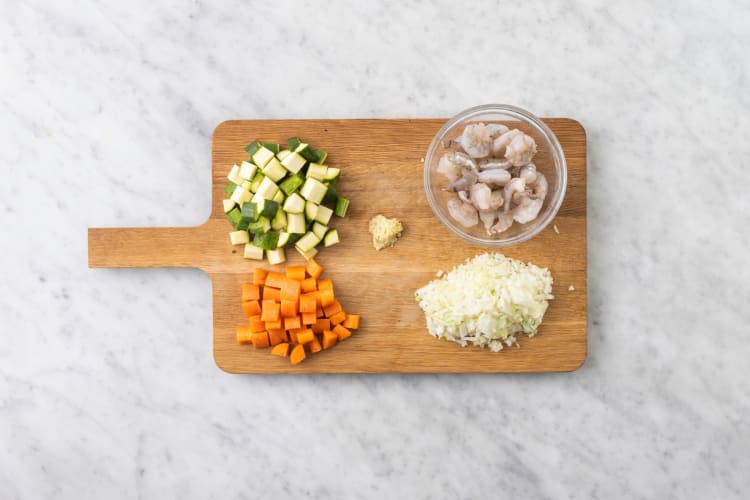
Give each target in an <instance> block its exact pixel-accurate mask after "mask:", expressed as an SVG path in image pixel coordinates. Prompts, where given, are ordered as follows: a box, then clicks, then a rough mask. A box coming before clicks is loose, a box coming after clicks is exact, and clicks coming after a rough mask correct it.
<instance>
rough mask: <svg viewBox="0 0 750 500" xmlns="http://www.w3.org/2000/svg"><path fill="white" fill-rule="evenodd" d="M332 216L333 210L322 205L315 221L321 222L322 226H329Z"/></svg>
mask: <svg viewBox="0 0 750 500" xmlns="http://www.w3.org/2000/svg"><path fill="white" fill-rule="evenodd" d="M332 215H333V210H331V209H330V208H328V207H326V206H324V205H320V206H319V207H318V211H317V212H316V213H315V217H313V219H315V220H316V221H318V222H320V223H321V224H328V222H330V220H331V216H332ZM321 238H322V236H321Z"/></svg>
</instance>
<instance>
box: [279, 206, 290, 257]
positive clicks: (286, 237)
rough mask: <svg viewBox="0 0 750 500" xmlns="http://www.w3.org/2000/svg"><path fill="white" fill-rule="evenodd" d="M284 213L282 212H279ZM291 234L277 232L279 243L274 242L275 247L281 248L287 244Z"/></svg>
mask: <svg viewBox="0 0 750 500" xmlns="http://www.w3.org/2000/svg"><path fill="white" fill-rule="evenodd" d="M279 213H282V214H283V213H284V212H279ZM290 237H291V234H289V233H287V232H286V231H279V241H277V242H276V246H277V247H279V248H281V247H283V246H284V245H286V244H287V243H289V240H290V239H291V238H290Z"/></svg>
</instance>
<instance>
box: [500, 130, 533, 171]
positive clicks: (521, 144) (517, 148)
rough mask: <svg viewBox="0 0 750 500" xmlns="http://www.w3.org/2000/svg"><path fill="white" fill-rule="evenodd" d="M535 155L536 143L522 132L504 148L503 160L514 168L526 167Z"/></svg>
mask: <svg viewBox="0 0 750 500" xmlns="http://www.w3.org/2000/svg"><path fill="white" fill-rule="evenodd" d="M535 154H536V141H534V138H533V137H531V136H530V135H526V134H524V133H523V132H521V134H518V135H516V136H515V137H513V139H512V140H511V141H510V143H509V144H508V145H507V146H506V147H505V158H507V159H508V161H510V163H511V165H513V166H514V167H520V166H523V165H526V164H527V163H529V162H530V161H531V159H532V158H533V157H534V155H535Z"/></svg>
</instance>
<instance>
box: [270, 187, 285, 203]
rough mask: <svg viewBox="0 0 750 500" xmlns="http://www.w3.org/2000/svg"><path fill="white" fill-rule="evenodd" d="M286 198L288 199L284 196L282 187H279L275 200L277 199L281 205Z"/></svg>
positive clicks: (274, 196)
mask: <svg viewBox="0 0 750 500" xmlns="http://www.w3.org/2000/svg"><path fill="white" fill-rule="evenodd" d="M285 199H286V196H284V193H282V192H281V189H279V190H278V191H276V194H275V195H273V201H275V202H276V203H278V204H279V205H281V204H282V203H284V200H285Z"/></svg>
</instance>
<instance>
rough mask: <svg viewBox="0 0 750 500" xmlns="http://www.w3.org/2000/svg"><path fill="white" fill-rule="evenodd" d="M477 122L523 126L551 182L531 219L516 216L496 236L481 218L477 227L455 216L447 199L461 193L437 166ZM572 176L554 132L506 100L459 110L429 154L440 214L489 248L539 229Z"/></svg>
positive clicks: (431, 191)
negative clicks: (452, 189)
mask: <svg viewBox="0 0 750 500" xmlns="http://www.w3.org/2000/svg"><path fill="white" fill-rule="evenodd" d="M478 122H483V123H485V124H489V123H502V124H504V125H506V126H507V127H508V128H510V129H514V128H517V129H520V130H521V131H523V132H524V133H526V134H528V135H530V136H531V137H533V138H534V140H535V141H536V145H537V153H536V155H535V156H534V158H533V160H532V162H533V163H534V164H535V165H536V167H537V171H538V172H541V173H543V174H544V176H545V177H546V178H547V182H548V183H549V190H548V192H547V196H546V198H545V199H544V203H543V205H542V208H541V210H540V212H539V215H537V217H536V219H534V220H532V221H531V222H527V223H526V224H520V223H518V222H516V221H514V222H513V225H512V226H511V227H510V228H509V229H507V230H506V231H504V232H502V233H499V234H495V235H491V236H490V235H488V234H487V232H486V231H485V228H484V225H483V224H482V222H481V221H480V222H479V224H477V225H476V226H474V227H470V228H467V227H464V226H462V225H461V224H459V223H458V222H456V220H454V219H453V217H451V215H450V214H449V213H448V209H447V203H448V200H450V199H451V198H455V197H456V193H453V192H450V191H448V189H447V188H448V185H449V184H450V182H449V181H448V179H447V178H446V177H445V176H443V175H442V174H441V173H439V172H438V171H437V167H438V162H439V161H440V158H441V157H442V156H443V154H445V153H447V152H449V151H454V150H456V148H455V147H452V148H451V144H452V142H451V141H453V140H455V139H457V138H458V137H459V136H460V135H461V133H462V132H463V130H464V127H466V126H467V125H469V124H471V123H478ZM567 179H568V169H567V166H566V164H565V155H564V154H563V150H562V148H561V147H560V143H559V142H558V140H557V137H555V134H554V133H552V131H551V130H550V129H549V127H547V125H545V124H544V122H542V121H541V120H540V119H539V118H537V117H536V116H534V115H533V114H531V113H529V112H528V111H525V110H523V109H521V108H517V107H515V106H509V105H506V104H484V105H481V106H476V107H473V108H469V109H467V110H465V111H462V112H461V113H459V114H457V115H456V116H454V117H453V118H451V119H450V120H448V122H447V123H446V124H445V125H443V127H442V128H441V129H440V130H439V131H438V133H437V134H436V135H435V138H434V139H432V143H431V144H430V147H429V149H428V150H427V155H426V156H425V158H424V189H425V193H426V194H427V200H428V202H429V203H430V207H432V211H433V212H434V213H435V216H436V217H437V218H438V220H439V221H440V222H441V223H442V224H443V225H444V226H445V227H447V228H448V229H449V230H451V231H452V232H453V233H454V234H456V235H457V236H459V237H461V238H463V239H464V240H466V241H469V242H471V243H474V244H475V245H481V246H485V247H493V248H501V247H507V246H511V245H516V244H518V243H523V242H524V241H527V240H529V239H531V238H533V237H534V236H536V235H537V234H539V233H540V232H541V231H542V230H543V229H544V228H545V227H547V225H548V224H549V223H550V221H551V220H552V219H554V217H555V215H556V214H557V211H558V210H559V208H560V205H562V202H563V198H564V197H565V187H566V185H567Z"/></svg>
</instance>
